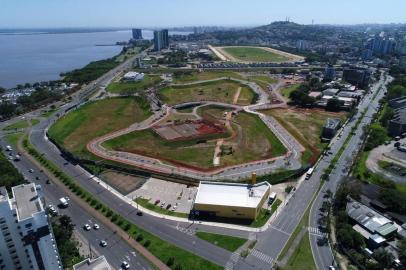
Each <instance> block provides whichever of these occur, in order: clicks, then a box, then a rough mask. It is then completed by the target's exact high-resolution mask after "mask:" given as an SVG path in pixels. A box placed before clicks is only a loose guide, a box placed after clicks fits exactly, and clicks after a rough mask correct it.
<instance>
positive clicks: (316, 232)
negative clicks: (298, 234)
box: [308, 227, 327, 236]
mask: <svg viewBox="0 0 406 270" xmlns="http://www.w3.org/2000/svg"><path fill="white" fill-rule="evenodd" d="M308 230H309V233H310V234H314V235H318V236H325V235H327V233H323V232H321V231H320V229H319V228H315V227H308Z"/></svg>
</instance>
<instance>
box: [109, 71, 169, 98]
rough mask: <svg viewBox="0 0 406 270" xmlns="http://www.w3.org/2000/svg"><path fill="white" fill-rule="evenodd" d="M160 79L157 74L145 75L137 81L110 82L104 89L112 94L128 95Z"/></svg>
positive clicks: (156, 82) (154, 83) (146, 87)
mask: <svg viewBox="0 0 406 270" xmlns="http://www.w3.org/2000/svg"><path fill="white" fill-rule="evenodd" d="M161 81H162V80H161V78H160V77H159V76H157V75H145V77H144V79H143V80H141V81H137V82H125V81H120V82H112V83H110V84H109V85H108V86H107V88H106V90H107V91H109V92H111V93H114V94H121V95H130V94H135V93H136V92H138V91H140V90H145V89H148V88H149V87H151V86H154V85H157V84H159V83H160V82H161Z"/></svg>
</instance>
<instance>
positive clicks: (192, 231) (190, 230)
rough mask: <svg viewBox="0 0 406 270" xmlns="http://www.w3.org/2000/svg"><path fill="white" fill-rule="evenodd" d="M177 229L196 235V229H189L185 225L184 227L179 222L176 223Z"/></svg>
mask: <svg viewBox="0 0 406 270" xmlns="http://www.w3.org/2000/svg"><path fill="white" fill-rule="evenodd" d="M176 230H178V231H180V232H183V233H185V234H188V235H194V234H195V231H194V230H192V229H187V228H184V227H182V226H179V223H178V224H177V225H176Z"/></svg>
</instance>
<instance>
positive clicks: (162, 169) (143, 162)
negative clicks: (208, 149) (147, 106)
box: [87, 77, 304, 181]
mask: <svg viewBox="0 0 406 270" xmlns="http://www.w3.org/2000/svg"><path fill="white" fill-rule="evenodd" d="M224 79H230V80H233V81H236V82H239V83H241V84H244V85H247V86H248V87H250V88H251V89H252V90H253V91H254V92H255V93H257V94H258V97H259V98H258V101H257V103H256V104H253V105H249V106H245V107H242V106H239V105H235V104H227V103H221V102H212V101H207V102H190V103H183V104H177V105H175V106H174V108H179V107H183V106H187V105H195V104H200V105H218V106H223V107H229V108H234V109H236V110H244V111H245V112H247V113H251V114H255V115H258V116H259V117H260V118H261V120H262V121H263V122H264V123H265V124H266V125H267V126H268V128H269V129H270V130H271V131H272V132H273V133H274V134H275V135H276V136H277V137H278V139H279V140H280V141H281V142H282V143H283V145H284V146H285V147H286V148H287V149H288V152H287V153H286V154H285V155H283V156H279V157H275V158H270V159H265V160H259V161H253V162H248V163H244V164H239V165H235V166H228V167H223V168H218V169H213V170H211V171H200V170H196V169H191V168H186V167H180V166H173V165H169V164H165V163H163V162H162V161H160V160H159V159H155V158H150V157H146V156H143V155H138V154H134V153H128V152H121V151H112V150H108V149H106V148H105V147H104V146H103V143H104V142H106V141H108V140H111V139H114V138H117V137H119V136H122V135H125V134H128V133H130V132H133V131H138V130H145V129H149V128H151V127H152V126H153V125H155V124H156V123H157V122H159V121H161V120H162V119H163V118H165V117H166V116H167V115H168V113H169V110H170V108H169V107H166V106H164V114H163V116H162V115H159V114H155V115H153V116H151V117H150V118H148V119H147V120H145V121H143V122H141V123H136V124H133V125H131V126H130V127H128V128H125V129H122V130H119V131H116V132H112V133H110V134H106V135H104V136H101V137H98V138H95V139H93V140H92V141H90V142H89V143H88V144H87V149H88V150H89V151H90V152H91V153H93V154H94V155H96V156H99V157H101V158H103V159H107V160H112V161H116V162H120V163H124V164H128V165H132V166H136V167H139V168H143V169H146V170H150V171H154V172H158V173H164V174H171V175H180V176H185V177H189V178H193V179H198V180H234V181H237V180H241V179H245V178H247V177H250V176H251V174H252V173H253V172H256V173H257V174H258V175H265V174H269V173H271V172H272V171H274V170H275V169H278V168H282V167H283V168H289V169H298V168H300V167H301V163H300V157H301V152H302V151H304V148H303V146H302V145H300V143H299V142H297V141H296V139H295V138H293V136H291V135H290V134H289V132H287V131H286V130H285V129H284V128H283V127H282V126H281V125H280V124H279V123H278V122H277V121H276V120H275V119H273V118H272V117H270V116H267V115H265V114H262V113H260V112H257V111H254V109H255V108H256V107H258V106H262V105H267V104H268V95H267V93H266V92H264V91H263V90H262V88H260V87H259V86H258V85H257V84H255V83H253V82H248V81H244V80H240V79H234V78H227V77H222V78H217V79H213V80H205V81H199V82H193V83H186V84H183V85H195V84H200V83H204V82H211V81H219V80H224ZM177 85H179V84H177Z"/></svg>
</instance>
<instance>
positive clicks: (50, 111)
mask: <svg viewBox="0 0 406 270" xmlns="http://www.w3.org/2000/svg"><path fill="white" fill-rule="evenodd" d="M57 110H58V109H57V108H55V109H50V110H44V111H42V112H41V117H45V118H48V117H50V116H51V115H52V114H53V113H54V112H56V111H57Z"/></svg>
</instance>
